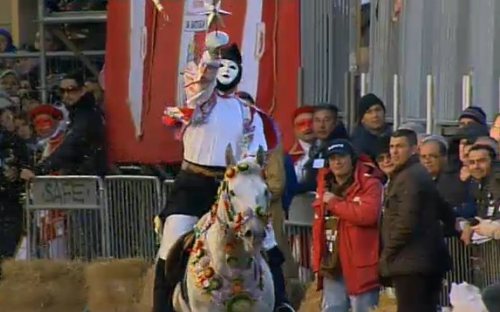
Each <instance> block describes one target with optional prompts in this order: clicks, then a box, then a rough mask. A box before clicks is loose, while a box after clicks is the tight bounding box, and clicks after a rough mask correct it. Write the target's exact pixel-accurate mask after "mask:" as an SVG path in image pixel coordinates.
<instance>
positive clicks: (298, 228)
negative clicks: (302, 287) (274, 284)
mask: <svg viewBox="0 0 500 312" xmlns="http://www.w3.org/2000/svg"><path fill="white" fill-rule="evenodd" d="M285 232H286V234H287V235H288V238H289V243H290V247H291V249H292V256H293V258H294V260H295V261H296V262H297V263H298V265H299V272H298V275H299V280H300V281H301V282H302V283H307V282H310V281H312V280H313V277H314V275H313V273H312V270H311V255H312V227H311V225H310V224H307V223H299V222H292V221H285Z"/></svg>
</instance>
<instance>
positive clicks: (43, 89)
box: [38, 0, 47, 103]
mask: <svg viewBox="0 0 500 312" xmlns="http://www.w3.org/2000/svg"><path fill="white" fill-rule="evenodd" d="M44 17H45V0H38V32H39V34H40V37H39V41H40V42H39V43H38V44H39V45H38V46H39V48H40V59H39V60H40V65H39V66H40V68H39V76H40V77H39V78H40V95H41V98H40V99H41V101H42V103H47V56H46V54H45V53H46V51H45V25H44V21H43V19H44Z"/></svg>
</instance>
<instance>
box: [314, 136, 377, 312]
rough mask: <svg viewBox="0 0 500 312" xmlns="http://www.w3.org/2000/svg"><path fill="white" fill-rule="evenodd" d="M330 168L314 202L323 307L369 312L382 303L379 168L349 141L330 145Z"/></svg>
mask: <svg viewBox="0 0 500 312" xmlns="http://www.w3.org/2000/svg"><path fill="white" fill-rule="evenodd" d="M325 154H326V158H327V159H328V164H329V168H325V169H322V170H320V172H319V173H318V190H317V193H318V198H317V200H316V202H315V203H314V208H315V220H314V224H313V269H314V272H315V273H317V274H318V282H319V287H320V288H323V303H322V305H323V307H322V310H323V311H336V312H337V311H338V312H347V311H350V310H349V307H351V308H352V311H354V312H369V311H371V309H372V308H373V307H375V306H376V305H377V304H378V293H379V277H378V261H379V218H380V212H381V207H382V189H383V188H382V183H381V181H380V178H379V176H381V175H380V174H379V171H378V169H377V168H376V167H375V165H374V164H373V163H372V162H371V161H370V160H369V159H368V158H367V157H366V158H365V156H361V157H360V158H358V156H357V155H356V153H355V152H354V148H353V146H352V145H351V144H350V143H349V141H347V140H344V139H338V140H333V141H332V143H331V144H330V145H329V146H328V148H327V149H326V152H325Z"/></svg>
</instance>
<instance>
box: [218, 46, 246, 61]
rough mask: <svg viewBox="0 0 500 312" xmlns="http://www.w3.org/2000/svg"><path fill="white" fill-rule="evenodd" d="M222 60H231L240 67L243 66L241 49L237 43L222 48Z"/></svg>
mask: <svg viewBox="0 0 500 312" xmlns="http://www.w3.org/2000/svg"><path fill="white" fill-rule="evenodd" d="M220 58H221V59H225V60H231V61H233V62H235V63H236V64H238V65H241V63H242V59H241V53H240V49H238V45H237V44H236V43H231V44H229V45H226V46H224V47H222V48H220Z"/></svg>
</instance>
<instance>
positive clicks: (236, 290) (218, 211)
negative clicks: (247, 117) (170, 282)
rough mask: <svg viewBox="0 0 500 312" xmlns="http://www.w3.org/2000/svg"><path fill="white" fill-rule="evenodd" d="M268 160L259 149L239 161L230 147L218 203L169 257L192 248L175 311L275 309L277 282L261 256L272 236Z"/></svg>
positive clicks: (262, 310) (177, 296) (264, 311)
mask: <svg viewBox="0 0 500 312" xmlns="http://www.w3.org/2000/svg"><path fill="white" fill-rule="evenodd" d="M264 158H265V155H264V151H263V150H262V149H261V148H259V152H258V153H257V157H248V158H245V159H243V160H241V161H239V162H238V163H237V162H236V161H235V158H234V155H233V152H232V148H231V146H228V149H227V150H226V164H227V169H226V173H225V176H224V180H223V181H222V183H221V185H220V188H219V191H218V198H217V200H216V202H215V204H214V205H213V207H212V209H211V211H210V212H209V213H207V214H206V215H204V216H203V217H202V218H201V219H200V221H199V222H198V223H197V225H196V226H195V229H194V234H189V235H185V236H184V237H183V242H178V243H177V244H176V246H174V247H173V248H172V250H171V252H170V255H169V258H171V257H172V258H173V257H176V258H179V251H180V252H181V253H182V250H186V245H187V246H189V247H191V248H190V249H189V250H188V251H189V252H188V253H185V255H186V259H185V260H184V261H186V260H187V268H185V271H184V274H183V275H182V278H180V279H179V283H177V285H176V288H175V292H174V295H173V298H172V300H173V305H174V308H175V310H176V311H193V312H194V311H207V312H208V311H211V312H213V311H230V312H238V311H241V312H251V311H259V312H266V311H269V312H272V311H273V308H274V300H275V298H274V285H273V280H272V276H271V272H270V269H269V267H268V264H267V262H266V261H265V259H264V258H263V256H262V251H263V245H265V239H266V235H272V234H270V233H272V232H270V231H269V227H270V223H269V221H270V220H269V218H270V214H269V213H268V208H269V201H270V194H269V191H268V189H267V185H266V183H265V180H264V175H263V164H264ZM186 237H190V239H187V240H186ZM186 241H189V243H186ZM193 241H194V243H193ZM168 262H170V261H169V259H167V263H168ZM167 265H168V264H167ZM184 265H186V264H184ZM183 268H184V267H183ZM168 272H171V271H170V270H169V271H168ZM167 274H168V273H167Z"/></svg>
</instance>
